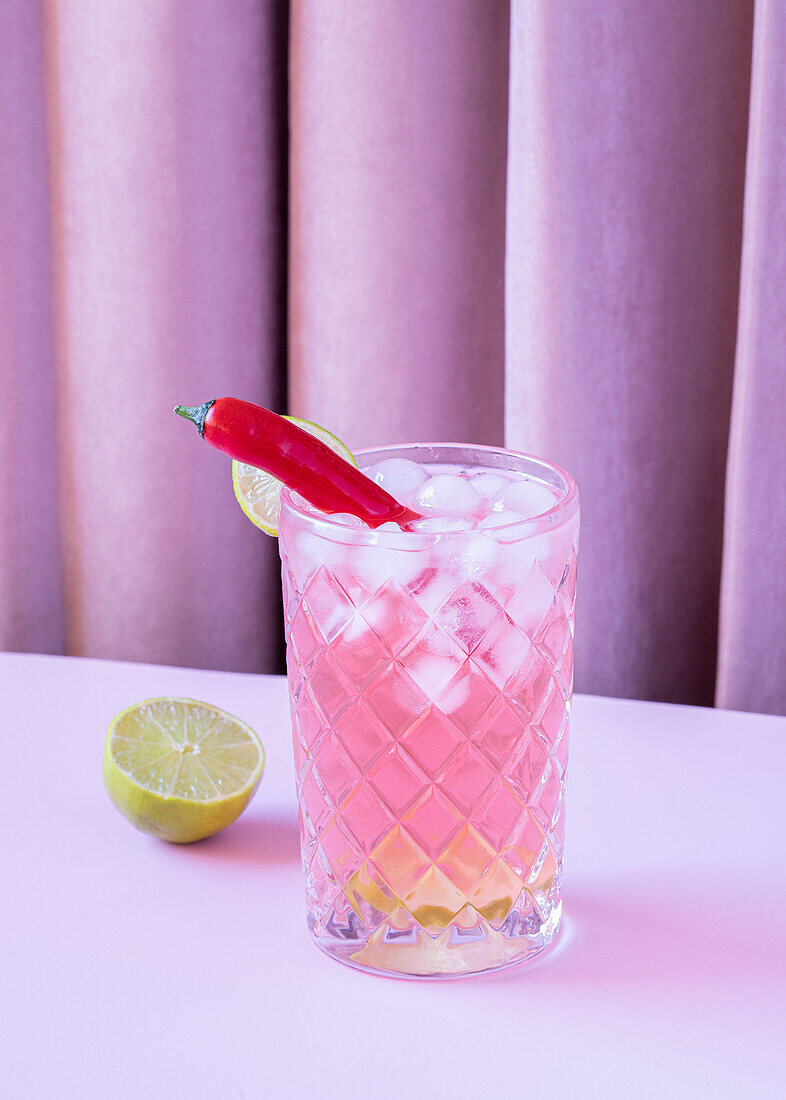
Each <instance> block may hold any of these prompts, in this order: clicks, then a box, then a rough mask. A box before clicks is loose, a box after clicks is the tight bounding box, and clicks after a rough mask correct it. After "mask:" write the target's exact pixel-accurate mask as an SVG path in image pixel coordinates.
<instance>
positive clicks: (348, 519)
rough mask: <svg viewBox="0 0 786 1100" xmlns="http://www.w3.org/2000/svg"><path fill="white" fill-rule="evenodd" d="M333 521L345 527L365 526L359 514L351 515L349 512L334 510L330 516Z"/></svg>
mask: <svg viewBox="0 0 786 1100" xmlns="http://www.w3.org/2000/svg"><path fill="white" fill-rule="evenodd" d="M330 518H331V519H332V520H333V522H334V523H341V524H343V525H344V526H345V527H365V526H366V525H365V523H364V522H363V520H362V519H360V517H359V516H351V515H350V514H349V512H336V513H335V515H332V516H331V517H330Z"/></svg>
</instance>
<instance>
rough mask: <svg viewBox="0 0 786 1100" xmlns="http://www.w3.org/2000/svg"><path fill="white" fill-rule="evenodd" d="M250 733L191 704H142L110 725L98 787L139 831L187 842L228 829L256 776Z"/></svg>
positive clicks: (257, 751)
mask: <svg viewBox="0 0 786 1100" xmlns="http://www.w3.org/2000/svg"><path fill="white" fill-rule="evenodd" d="M264 763H265V752H264V749H263V748H262V745H261V744H260V741H259V738H258V737H257V735H256V734H255V733H254V731H253V730H252V729H251V728H250V727H249V726H247V725H246V724H245V722H241V721H240V720H239V719H238V718H233V717H232V715H231V714H227V713H226V711H223V710H218V708H217V707H211V706H210V705H209V704H208V703H199V702H197V701H196V700H194V699H172V698H168V697H165V698H161V699H147V700H145V702H143V703H136V704H135V705H134V706H132V707H128V708H127V709H126V710H123V711H121V712H120V714H118V715H116V716H115V717H114V718H113V719H112V723H111V725H110V727H109V734H108V736H107V739H106V747H105V749H104V785H105V787H106V789H107V792H108V794H109V797H110V798H111V799H112V802H113V803H114V804H115V806H116V807H117V809H118V810H119V811H120V813H121V814H123V815H124V816H125V817H127V818H128V820H129V821H130V822H131V824H132V825H135V826H136V827H137V829H141V830H142V832H143V833H150V834H151V835H152V836H157V837H160V838H161V839H162V840H171V841H174V842H175V843H178V844H188V843H190V842H191V841H192V840H201V839H202V838H203V837H206V836H212V834H213V833H217V832H218V831H219V830H220V829H225V828H226V827H227V825H231V824H232V822H233V821H234V820H235V818H237V817H238V816H239V815H240V814H241V813H242V812H243V810H244V809H245V808H246V806H247V805H248V802H249V799H250V798H251V796H252V794H253V793H254V791H255V790H256V788H257V785H258V784H259V780H260V779H261V777H262V769H263V767H264Z"/></svg>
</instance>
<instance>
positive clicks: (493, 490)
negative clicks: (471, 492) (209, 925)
mask: <svg viewBox="0 0 786 1100" xmlns="http://www.w3.org/2000/svg"><path fill="white" fill-rule="evenodd" d="M470 484H471V485H472V488H473V489H475V490H476V491H477V492H478V493H480V495H481V496H482V497H485V499H486V500H490V499H491V497H494V496H496V495H497V493H499V492H500V491H501V490H502V489H504V488H505V486H506V485H507V484H508V479H507V478H506V477H500V475H499V474H491V473H482V474H476V475H475V477H473V478H472V480H471V482H470Z"/></svg>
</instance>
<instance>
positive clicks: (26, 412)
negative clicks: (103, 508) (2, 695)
mask: <svg viewBox="0 0 786 1100" xmlns="http://www.w3.org/2000/svg"><path fill="white" fill-rule="evenodd" d="M49 241H50V233H49V201H48V192H47V142H46V129H45V112H44V57H43V26H42V19H41V10H40V8H39V7H38V5H37V4H30V3H27V2H26V0H9V2H8V3H4V4H0V386H2V390H0V395H1V396H0V401H1V404H0V648H1V649H11V650H22V651H25V650H28V651H34V652H41V653H59V652H62V650H63V646H64V643H65V625H64V617H63V587H62V577H61V556H60V523H59V510H60V509H59V499H58V477H57V436H56V429H57V422H56V394H55V363H54V353H53V346H52V313H51V310H52V298H51V288H50V256H49Z"/></svg>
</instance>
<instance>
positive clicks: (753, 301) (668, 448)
mask: <svg viewBox="0 0 786 1100" xmlns="http://www.w3.org/2000/svg"><path fill="white" fill-rule="evenodd" d="M0 111H2V113H1V114H0V233H2V250H1V252H0V325H1V326H2V336H3V339H2V343H1V344H0V370H1V371H2V384H3V398H4V401H3V412H4V415H3V416H2V417H0V456H1V461H2V472H3V476H2V479H0V524H1V526H0V645H2V646H3V648H6V649H21V650H38V651H45V652H68V653H76V654H87V655H94V656H108V657H120V658H125V659H130V660H142V661H156V662H163V663H177V664H188V665H197V666H206V667H220V668H234V669H243V670H249V671H254V670H273V669H276V668H277V667H278V662H279V661H280V634H281V628H280V625H279V614H280V611H279V596H278V594H277V593H278V588H277V585H278V582H277V562H276V554H275V546H274V545H273V544H272V543H269V542H268V541H267V540H265V539H264V538H263V537H262V536H261V535H258V533H257V532H255V531H254V530H253V528H251V527H250V525H248V523H247V522H246V521H245V520H244V518H243V517H242V515H241V514H240V512H239V510H238V509H237V507H236V505H235V502H234V499H233V496H232V492H231V486H230V484H229V479H228V471H227V468H226V464H225V462H224V461H223V460H222V459H221V457H220V456H218V455H216V454H214V453H211V452H209V450H208V448H205V447H202V448H200V447H199V446H198V445H197V441H196V439H195V438H194V437H192V436H191V435H190V434H189V432H188V431H187V430H186V429H185V428H184V426H183V425H180V426H179V427H178V423H176V422H175V421H174V418H173V417H172V415H171V412H170V409H171V406H172V405H173V404H174V403H175V402H176V401H182V402H187V403H195V402H198V401H201V400H203V399H205V398H206V397H208V396H213V395H217V394H219V393H236V394H241V395H244V396H247V397H250V398H252V399H255V400H258V401H261V402H263V403H266V404H269V405H271V406H273V407H275V408H282V409H283V408H284V407H285V406H287V407H288V408H289V409H290V411H292V412H293V413H295V414H300V415H306V416H308V417H310V418H311V419H316V420H318V421H320V422H322V423H325V424H327V425H329V426H330V427H332V428H333V429H334V430H336V431H337V432H338V433H339V434H340V435H342V436H343V437H344V438H345V439H346V440H347V442H348V443H350V445H352V446H355V447H359V446H363V445H365V444H368V443H371V442H386V441H397V440H411V439H422V438H431V439H447V438H450V439H458V440H466V441H479V442H498V443H501V442H505V443H507V445H509V446H511V447H515V448H520V449H525V450H533V451H537V452H540V453H542V454H544V455H546V456H547V457H551V458H553V459H555V460H556V461H559V462H562V463H564V464H565V465H566V466H568V468H569V469H571V471H572V472H573V473H574V474H575V475H576V477H577V479H578V481H579V483H580V487H581V490H582V498H583V514H584V527H583V541H582V567H581V581H580V585H581V597H580V607H579V615H578V628H577V630H578V634H577V687H578V688H579V690H584V691H595V692H601V693H605V694H611V695H623V696H641V697H647V698H656V699H664V700H672V701H683V702H695V703H702V704H710V703H712V702H713V701H716V702H717V703H718V704H720V705H722V706H731V707H739V708H746V709H753V710H767V711H776V712H777V711H784V710H786V631H784V629H783V624H784V613H785V612H786V579H784V577H785V573H784V568H783V561H784V557H785V556H786V493H785V492H784V491H783V485H782V482H783V476H784V472H785V471H786V443H784V439H785V438H786V433H785V432H784V429H783V423H784V417H786V373H785V372H784V365H783V363H784V354H783V350H782V349H783V348H784V346H786V305H784V295H783V287H784V285H786V198H784V196H785V195H786V145H784V141H783V132H782V131H783V128H782V126H781V125H780V119H781V118H782V117H784V115H786V6H784V5H783V4H780V3H778V2H777V0H755V2H754V0H728V2H722V3H718V2H717V0H640V2H637V3H635V4H631V3H629V2H628V0H602V2H600V3H599V2H597V0H512V2H511V3H508V2H507V0H368V2H366V3H363V4H357V3H354V2H353V0H293V3H292V4H291V6H290V8H289V9H288V7H287V5H286V3H285V2H284V0H267V2H263V0H233V2H232V3H231V4H227V3H225V2H223V0H133V2H132V0H100V2H99V0H46V2H44V3H43V4H42V5H40V6H39V5H38V4H36V3H33V2H30V0H7V2H6V3H5V4H3V5H0ZM287 126H288V128H289V141H288V143H287ZM287 313H288V318H287Z"/></svg>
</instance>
